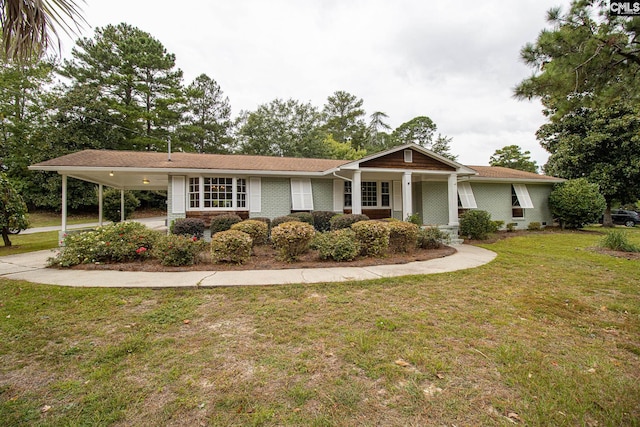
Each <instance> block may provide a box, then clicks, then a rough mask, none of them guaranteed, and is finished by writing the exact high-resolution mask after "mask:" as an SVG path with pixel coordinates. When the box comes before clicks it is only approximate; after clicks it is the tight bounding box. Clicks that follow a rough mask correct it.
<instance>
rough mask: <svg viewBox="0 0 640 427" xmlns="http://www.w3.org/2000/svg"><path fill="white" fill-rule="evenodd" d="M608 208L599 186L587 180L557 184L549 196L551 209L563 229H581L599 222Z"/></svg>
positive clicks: (573, 180)
mask: <svg viewBox="0 0 640 427" xmlns="http://www.w3.org/2000/svg"><path fill="white" fill-rule="evenodd" d="M606 207H607V203H606V201H605V199H604V196H603V195H602V194H600V188H599V187H598V185H597V184H592V183H590V182H589V181H587V180H586V178H579V179H572V180H569V181H565V182H561V183H559V184H556V185H555V187H554V189H553V191H552V192H551V194H550V195H549V208H551V213H552V214H553V217H554V218H556V219H558V221H559V222H560V227H561V228H563V229H564V228H581V227H582V226H583V225H585V224H590V223H594V222H597V221H598V219H600V216H601V215H602V212H604V210H605V208H606Z"/></svg>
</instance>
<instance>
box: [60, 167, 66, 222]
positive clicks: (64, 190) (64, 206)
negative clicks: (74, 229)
mask: <svg viewBox="0 0 640 427" xmlns="http://www.w3.org/2000/svg"><path fill="white" fill-rule="evenodd" d="M60 228H61V231H62V233H61V234H62V235H64V234H65V233H66V232H67V175H64V174H63V175H62V226H61V227H60Z"/></svg>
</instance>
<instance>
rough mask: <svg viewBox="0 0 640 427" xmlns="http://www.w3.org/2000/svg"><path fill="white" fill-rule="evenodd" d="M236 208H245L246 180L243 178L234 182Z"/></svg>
mask: <svg viewBox="0 0 640 427" xmlns="http://www.w3.org/2000/svg"><path fill="white" fill-rule="evenodd" d="M236 206H237V207H239V208H246V207H247V180H246V179H244V178H238V179H237V180H236Z"/></svg>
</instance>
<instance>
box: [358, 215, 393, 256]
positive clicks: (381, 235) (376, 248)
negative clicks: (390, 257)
mask: <svg viewBox="0 0 640 427" xmlns="http://www.w3.org/2000/svg"><path fill="white" fill-rule="evenodd" d="M351 229H352V230H353V231H354V232H355V234H356V238H357V239H358V241H359V242H360V245H361V247H362V248H361V251H360V253H361V254H362V255H365V256H382V255H384V253H385V252H386V250H387V249H388V248H389V224H388V223H385V222H382V221H373V220H369V221H359V222H356V223H355V224H353V225H352V226H351Z"/></svg>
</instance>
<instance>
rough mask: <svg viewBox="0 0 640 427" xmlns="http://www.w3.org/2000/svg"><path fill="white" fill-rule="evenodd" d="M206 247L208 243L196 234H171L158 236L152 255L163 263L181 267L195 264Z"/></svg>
mask: <svg viewBox="0 0 640 427" xmlns="http://www.w3.org/2000/svg"><path fill="white" fill-rule="evenodd" d="M205 247H206V243H205V242H204V241H203V240H198V238H197V237H195V236H194V237H187V236H183V235H180V234H169V235H166V236H161V237H160V238H158V240H157V241H156V244H155V246H154V247H153V250H152V251H151V255H152V256H153V257H154V258H157V259H158V260H159V261H160V263H161V264H162V265H167V266H173V267H180V266H184V265H193V264H195V263H196V262H197V261H198V255H199V254H200V252H202V251H203V250H204V248H205Z"/></svg>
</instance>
